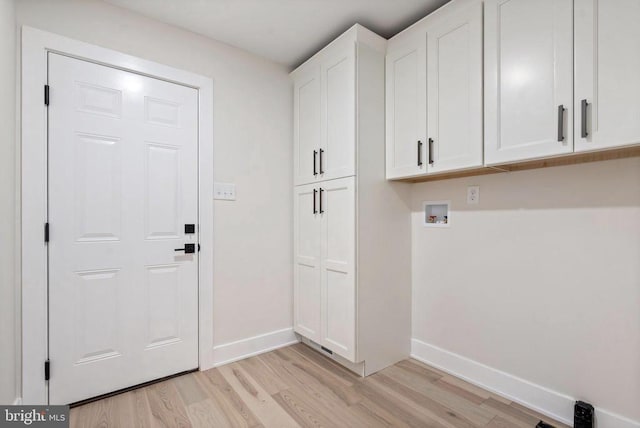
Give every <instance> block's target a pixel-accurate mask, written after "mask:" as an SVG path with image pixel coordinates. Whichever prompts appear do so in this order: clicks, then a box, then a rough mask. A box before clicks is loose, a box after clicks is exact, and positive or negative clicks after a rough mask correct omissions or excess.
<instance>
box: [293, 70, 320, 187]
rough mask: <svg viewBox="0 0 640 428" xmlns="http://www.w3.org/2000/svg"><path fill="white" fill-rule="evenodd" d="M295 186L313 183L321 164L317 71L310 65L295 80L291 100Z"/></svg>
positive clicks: (318, 72)
mask: <svg viewBox="0 0 640 428" xmlns="http://www.w3.org/2000/svg"><path fill="white" fill-rule="evenodd" d="M293 104H294V107H293V112H294V113H293V114H294V118H293V119H294V120H293V134H294V150H293V151H294V162H293V164H294V170H293V175H294V183H295V184H296V185H299V184H306V183H312V182H313V181H315V180H316V179H317V178H318V176H319V171H320V170H319V167H320V165H319V162H320V159H319V157H320V134H321V131H320V120H321V118H320V69H319V67H317V66H314V65H309V66H307V68H306V69H305V70H303V71H301V72H300V74H299V75H297V76H296V78H295V81H294V97H293Z"/></svg>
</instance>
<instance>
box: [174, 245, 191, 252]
mask: <svg viewBox="0 0 640 428" xmlns="http://www.w3.org/2000/svg"><path fill="white" fill-rule="evenodd" d="M174 251H176V252H177V251H184V253H185V254H193V253H195V252H196V244H184V248H176V249H175V250H174Z"/></svg>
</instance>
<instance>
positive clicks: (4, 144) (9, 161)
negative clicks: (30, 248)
mask: <svg viewBox="0 0 640 428" xmlns="http://www.w3.org/2000/svg"><path fill="white" fill-rule="evenodd" d="M15 34H16V29H15V7H14V1H13V0H0V404H12V403H13V400H14V399H15V398H16V385H15V376H16V371H15V370H16V367H15V351H16V347H15V340H16V336H15V323H14V317H15V316H16V312H15V311H14V306H15V278H14V272H15V258H14V252H15V236H16V233H15V229H16V227H15V212H16V211H15V210H16V208H15V207H16V204H15V197H16V192H15V180H14V177H15V164H16V158H15V153H16V152H15V151H16V145H15V123H16V114H15V107H16V99H15V85H16V82H15V77H16V69H15V67H16V61H15V58H16V53H15Z"/></svg>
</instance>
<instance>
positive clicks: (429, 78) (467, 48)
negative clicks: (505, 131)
mask: <svg viewBox="0 0 640 428" xmlns="http://www.w3.org/2000/svg"><path fill="white" fill-rule="evenodd" d="M386 73H387V83H386V94H387V97H386V122H387V130H386V141H387V144H386V147H387V149H386V155H387V164H386V167H387V178H390V179H392V178H399V177H408V176H418V175H424V174H430V173H441V172H445V171H454V170H461V169H467V168H472V167H478V166H480V165H482V162H483V159H482V139H483V135H482V126H483V125H482V108H483V105H482V104H483V101H482V2H481V1H480V0H469V1H468V0H458V1H455V2H453V3H451V4H449V5H446V6H445V7H443V8H442V9H440V10H438V11H436V12H434V13H433V14H431V15H429V16H427V17H426V18H424V19H422V20H421V21H419V22H418V23H416V24H414V25H413V26H412V27H410V28H408V29H407V30H405V31H403V32H402V33H400V34H398V35H397V36H395V37H393V38H392V39H391V40H389V43H388V48H387V57H386Z"/></svg>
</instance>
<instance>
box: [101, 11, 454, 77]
mask: <svg viewBox="0 0 640 428" xmlns="http://www.w3.org/2000/svg"><path fill="white" fill-rule="evenodd" d="M105 1H107V2H109V3H112V4H114V5H117V6H120V7H123V8H126V9H130V10H133V11H136V12H139V13H141V14H143V15H146V16H149V17H151V18H154V19H157V20H159V21H162V22H165V23H167V24H172V25H175V26H178V27H182V28H185V29H187V30H190V31H193V32H196V33H199V34H202V35H204V36H207V37H210V38H212V39H216V40H220V41H222V42H225V43H227V44H230V45H233V46H236V47H238V48H241V49H244V50H247V51H249V52H252V53H254V54H257V55H260V56H263V57H266V58H269V59H271V60H273V61H276V62H279V63H281V64H285V65H288V66H290V67H292V68H293V67H294V66H297V65H299V64H300V63H302V62H303V61H304V60H306V59H307V58H309V57H310V56H311V55H312V54H314V53H315V52H317V51H318V50H319V49H320V48H321V47H322V46H324V45H326V44H327V43H328V42H329V41H331V40H332V39H334V38H335V37H336V36H338V35H339V34H340V33H342V32H343V31H344V30H346V29H347V28H349V27H351V26H352V25H353V24H355V23H360V24H362V25H364V26H365V27H367V28H369V29H370V30H373V31H374V32H376V33H378V34H380V35H381V36H383V37H387V38H389V37H391V36H392V35H394V34H396V33H398V32H399V31H401V30H402V29H404V28H406V27H407V26H409V25H410V24H412V23H413V22H415V21H417V20H419V19H420V18H422V17H424V16H426V15H427V14H428V13H429V12H431V11H433V10H435V9H436V8H437V7H439V6H441V5H442V4H444V3H446V2H447V1H448V0H105Z"/></svg>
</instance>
